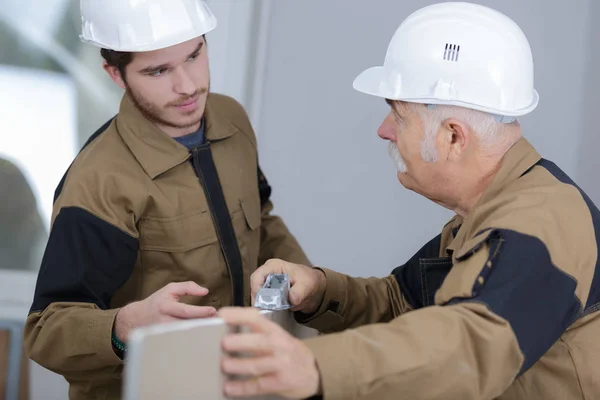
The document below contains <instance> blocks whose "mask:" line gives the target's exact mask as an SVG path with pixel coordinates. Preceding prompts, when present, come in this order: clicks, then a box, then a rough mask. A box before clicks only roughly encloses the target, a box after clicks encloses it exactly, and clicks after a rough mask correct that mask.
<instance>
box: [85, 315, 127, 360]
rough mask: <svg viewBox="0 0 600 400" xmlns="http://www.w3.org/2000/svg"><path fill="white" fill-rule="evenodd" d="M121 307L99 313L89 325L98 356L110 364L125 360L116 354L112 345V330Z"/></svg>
mask: <svg viewBox="0 0 600 400" xmlns="http://www.w3.org/2000/svg"><path fill="white" fill-rule="evenodd" d="M119 310H120V309H118V308H117V309H111V310H106V311H102V312H100V313H98V314H97V315H96V316H94V320H93V322H92V323H90V325H89V331H90V333H89V334H90V337H92V338H93V342H92V346H93V349H95V352H96V353H97V354H98V356H99V357H100V358H101V359H102V361H104V362H105V363H106V364H108V365H119V364H123V360H121V359H120V358H119V356H117V355H116V354H115V351H114V349H113V346H112V330H113V325H114V323H115V318H116V317H117V313H118V312H119Z"/></svg>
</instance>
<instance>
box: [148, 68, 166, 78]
mask: <svg viewBox="0 0 600 400" xmlns="http://www.w3.org/2000/svg"><path fill="white" fill-rule="evenodd" d="M166 73H167V69H166V68H161V69H159V70H157V71H154V72H150V74H148V75H150V76H154V77H157V76H161V75H164V74H166Z"/></svg>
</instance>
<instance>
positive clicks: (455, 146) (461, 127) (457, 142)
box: [442, 118, 471, 160]
mask: <svg viewBox="0 0 600 400" xmlns="http://www.w3.org/2000/svg"><path fill="white" fill-rule="evenodd" d="M442 126H443V128H444V129H443V131H444V138H443V140H444V147H445V148H446V153H447V156H446V157H447V158H448V159H449V160H458V159H460V158H461V157H462V156H463V154H464V152H465V151H466V149H467V146H468V145H469V141H470V140H471V137H470V134H471V131H470V130H469V127H468V126H467V125H466V124H464V123H463V122H461V121H459V120H457V119H454V118H449V119H447V120H446V121H444V123H443V124H442Z"/></svg>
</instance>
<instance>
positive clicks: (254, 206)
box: [240, 196, 261, 230]
mask: <svg viewBox="0 0 600 400" xmlns="http://www.w3.org/2000/svg"><path fill="white" fill-rule="evenodd" d="M240 202H241V203H242V210H244V216H245V217H246V223H248V227H249V228H250V229H251V230H255V229H256V228H258V227H259V226H260V223H261V215H260V214H261V212H260V211H261V210H260V200H259V197H258V196H249V197H246V198H244V199H242V200H241V201H240Z"/></svg>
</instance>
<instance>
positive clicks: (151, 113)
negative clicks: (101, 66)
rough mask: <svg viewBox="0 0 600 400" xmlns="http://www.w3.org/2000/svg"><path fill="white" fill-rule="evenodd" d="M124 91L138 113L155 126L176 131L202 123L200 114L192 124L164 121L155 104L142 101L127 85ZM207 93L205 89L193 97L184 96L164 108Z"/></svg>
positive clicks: (198, 91) (190, 113) (192, 112)
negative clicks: (166, 127)
mask: <svg viewBox="0 0 600 400" xmlns="http://www.w3.org/2000/svg"><path fill="white" fill-rule="evenodd" d="M125 90H126V92H127V94H128V95H129V97H130V98H131V100H132V101H133V104H134V105H135V106H136V108H137V109H138V110H140V112H141V113H142V114H143V115H144V117H146V118H147V119H148V120H150V121H152V122H154V123H155V124H159V125H163V126H168V127H171V128H176V129H186V128H191V127H194V126H196V125H198V124H199V123H200V121H202V117H203V114H204V113H202V114H201V115H200V116H199V117H198V118H197V119H195V120H193V121H192V122H187V123H184V124H181V123H177V122H173V121H169V120H167V119H164V118H162V117H161V112H160V110H159V108H158V107H157V106H156V105H155V104H152V103H150V102H149V101H147V100H146V99H144V98H143V97H142V96H141V95H140V94H139V93H136V92H135V91H134V90H132V89H131V88H130V87H129V85H127V86H126V88H125ZM207 92H208V89H206V88H203V89H200V90H197V91H196V92H195V93H194V94H193V95H191V96H186V97H184V98H180V99H178V100H177V101H175V102H172V103H169V104H167V105H166V106H165V107H174V106H176V105H177V104H181V103H185V102H186V101H188V100H189V99H191V98H193V97H196V96H201V95H203V94H204V93H207ZM196 111H197V110H194V111H191V112H189V113H188V114H187V115H192V114H194V113H195V112H196ZM184 115H185V114H184Z"/></svg>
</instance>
